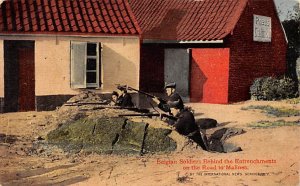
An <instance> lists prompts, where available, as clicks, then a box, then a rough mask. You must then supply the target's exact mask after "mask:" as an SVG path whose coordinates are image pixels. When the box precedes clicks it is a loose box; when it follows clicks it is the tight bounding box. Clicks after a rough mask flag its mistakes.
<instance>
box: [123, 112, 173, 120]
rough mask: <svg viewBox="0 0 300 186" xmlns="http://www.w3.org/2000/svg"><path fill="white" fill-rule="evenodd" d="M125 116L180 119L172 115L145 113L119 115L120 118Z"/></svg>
mask: <svg viewBox="0 0 300 186" xmlns="http://www.w3.org/2000/svg"><path fill="white" fill-rule="evenodd" d="M123 116H134V117H136V116H140V117H143V116H144V117H149V118H152V117H153V116H160V117H161V118H168V119H171V120H174V121H176V120H177V119H178V118H177V117H175V116H172V115H168V114H158V113H157V114H155V113H144V114H119V117H123Z"/></svg>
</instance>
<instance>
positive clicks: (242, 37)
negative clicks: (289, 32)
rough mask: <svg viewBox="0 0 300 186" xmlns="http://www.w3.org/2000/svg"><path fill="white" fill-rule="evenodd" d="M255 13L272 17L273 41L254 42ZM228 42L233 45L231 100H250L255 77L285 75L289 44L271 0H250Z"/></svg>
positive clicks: (228, 45) (231, 54)
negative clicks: (250, 90)
mask: <svg viewBox="0 0 300 186" xmlns="http://www.w3.org/2000/svg"><path fill="white" fill-rule="evenodd" d="M253 14H256V15H262V16H269V17H271V19H272V42H269V43H263V42H254V41H253ZM225 43H226V46H227V47H230V67H229V101H230V102H236V101H242V100H247V99H249V98H250V94H249V88H250V86H251V84H252V82H253V80H254V79H255V78H258V77H262V76H275V75H282V74H284V72H285V69H286V62H285V55H286V46H287V45H286V41H285V37H284V33H283V31H282V27H281V25H280V22H279V19H278V18H277V15H276V10H275V6H274V3H273V1H272V0H250V1H249V3H248V4H247V7H246V9H245V10H244V12H243V14H242V16H241V18H240V20H239V21H238V24H237V26H236V28H235V29H234V31H233V33H232V35H231V36H229V37H228V38H227V39H226V40H225Z"/></svg>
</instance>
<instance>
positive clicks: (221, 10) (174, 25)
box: [130, 0, 247, 41]
mask: <svg viewBox="0 0 300 186" xmlns="http://www.w3.org/2000/svg"><path fill="white" fill-rule="evenodd" d="M246 3H247V0H130V5H131V8H132V10H133V13H134V14H135V16H136V19H137V21H138V24H139V26H140V27H141V30H142V38H143V39H159V40H185V41H190V40H219V39H223V38H224V37H226V36H227V35H228V34H230V32H232V30H233V29H234V27H235V25H236V23H237V21H238V19H239V17H240V16H241V13H242V12H243V10H244V9H245V7H246Z"/></svg>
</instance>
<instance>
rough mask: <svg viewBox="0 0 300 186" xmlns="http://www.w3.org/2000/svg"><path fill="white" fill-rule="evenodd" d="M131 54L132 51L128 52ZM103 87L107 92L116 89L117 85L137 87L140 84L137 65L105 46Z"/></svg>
mask: <svg viewBox="0 0 300 186" xmlns="http://www.w3.org/2000/svg"><path fill="white" fill-rule="evenodd" d="M126 54H130V51H128V52H126ZM102 63H103V71H102V72H103V73H104V74H102V76H103V87H104V89H105V91H111V90H115V89H116V84H126V85H127V84H128V85H130V86H133V87H136V86H137V83H138V78H139V76H138V70H139V69H137V66H136V65H138V61H137V62H136V64H135V63H134V62H133V61H132V60H129V59H128V57H126V56H124V55H121V54H120V52H118V51H115V50H113V49H112V48H109V47H107V46H105V45H104V47H103V59H102Z"/></svg>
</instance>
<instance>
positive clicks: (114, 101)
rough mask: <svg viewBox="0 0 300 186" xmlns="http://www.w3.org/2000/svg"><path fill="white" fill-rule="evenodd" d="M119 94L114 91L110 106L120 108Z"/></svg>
mask: <svg viewBox="0 0 300 186" xmlns="http://www.w3.org/2000/svg"><path fill="white" fill-rule="evenodd" d="M118 98H119V94H118V92H116V91H113V92H112V94H111V101H110V103H109V105H110V106H119V104H120V102H119V100H118Z"/></svg>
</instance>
